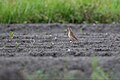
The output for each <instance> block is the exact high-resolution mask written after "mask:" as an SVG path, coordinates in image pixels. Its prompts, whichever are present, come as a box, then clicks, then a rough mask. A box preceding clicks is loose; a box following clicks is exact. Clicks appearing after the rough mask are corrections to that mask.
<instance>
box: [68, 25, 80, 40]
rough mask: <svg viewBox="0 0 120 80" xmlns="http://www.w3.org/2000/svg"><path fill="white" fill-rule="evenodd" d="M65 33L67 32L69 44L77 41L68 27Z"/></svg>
mask: <svg viewBox="0 0 120 80" xmlns="http://www.w3.org/2000/svg"><path fill="white" fill-rule="evenodd" d="M67 31H68V37H69V39H70V42H74V41H78V39H77V37H76V36H75V34H74V32H73V31H72V29H71V28H70V27H68V29H67Z"/></svg>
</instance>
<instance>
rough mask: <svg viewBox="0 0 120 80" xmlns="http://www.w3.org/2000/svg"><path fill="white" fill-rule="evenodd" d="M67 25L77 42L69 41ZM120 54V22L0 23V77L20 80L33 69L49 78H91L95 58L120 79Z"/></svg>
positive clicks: (7, 79) (3, 79)
mask: <svg viewBox="0 0 120 80" xmlns="http://www.w3.org/2000/svg"><path fill="white" fill-rule="evenodd" d="M69 26H70V27H71V28H72V29H73V31H74V32H75V34H76V36H77V38H78V40H79V42H77V43H70V42H69V38H68V36H67V27H69ZM12 32H14V35H13V36H12V37H13V38H12V37H10V36H11V33H12ZM119 55H120V24H10V25H9V24H3V25H2V24H1V25H0V80H1V79H2V80H21V79H22V80H23V78H25V77H26V76H25V75H28V74H29V75H31V74H33V73H35V72H36V71H42V74H44V75H45V76H47V77H48V79H50V80H54V79H59V80H64V79H66V78H65V77H66V76H71V75H72V76H75V79H76V80H85V79H88V80H90V79H91V74H92V65H91V62H92V60H93V58H94V57H96V58H97V61H98V66H100V67H101V68H102V69H103V70H104V71H105V72H108V73H109V74H110V77H111V78H112V79H113V80H117V79H118V80H119V79H120V57H119ZM23 74H25V75H23ZM7 75H10V76H8V77H9V78H6V76H7ZM15 76H16V77H15Z"/></svg>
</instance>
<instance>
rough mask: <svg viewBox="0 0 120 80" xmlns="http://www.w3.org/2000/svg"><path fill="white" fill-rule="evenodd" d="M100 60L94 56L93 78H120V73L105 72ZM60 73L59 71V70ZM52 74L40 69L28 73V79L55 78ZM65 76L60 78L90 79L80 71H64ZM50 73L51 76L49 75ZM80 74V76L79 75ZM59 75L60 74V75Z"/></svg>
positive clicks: (63, 79)
mask: <svg viewBox="0 0 120 80" xmlns="http://www.w3.org/2000/svg"><path fill="white" fill-rule="evenodd" d="M98 63H99V62H98V60H97V58H96V57H93V59H92V61H91V65H92V67H90V68H92V73H91V77H90V79H91V80H114V79H117V80H119V79H120V77H119V73H117V75H116V74H112V76H111V75H110V74H109V73H108V72H105V71H104V69H103V68H101V67H100V66H99V64H98ZM57 73H59V72H57ZM57 73H56V72H54V71H53V72H52V74H57ZM52 74H45V73H44V72H43V71H41V70H38V71H36V72H35V73H33V74H32V75H28V78H27V79H28V80H48V79H52V80H55V79H57V78H55V79H53V76H52ZM63 74H64V77H61V78H62V79H61V78H60V79H59V78H58V79H59V80H88V78H87V77H88V76H85V74H82V75H81V74H80V73H63ZM48 75H49V76H48ZM57 76H58V75H56V76H55V75H54V77H57ZM78 76H79V77H78ZM58 77H59V76H58Z"/></svg>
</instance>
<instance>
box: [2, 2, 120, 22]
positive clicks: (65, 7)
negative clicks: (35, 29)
mask: <svg viewBox="0 0 120 80" xmlns="http://www.w3.org/2000/svg"><path fill="white" fill-rule="evenodd" d="M119 18H120V0H0V23H83V22H87V23H114V22H116V23H119V22H120V19H119Z"/></svg>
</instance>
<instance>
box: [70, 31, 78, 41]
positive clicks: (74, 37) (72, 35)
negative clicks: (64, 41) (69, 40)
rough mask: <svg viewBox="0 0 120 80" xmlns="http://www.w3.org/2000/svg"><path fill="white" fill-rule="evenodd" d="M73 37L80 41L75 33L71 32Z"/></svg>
mask: <svg viewBox="0 0 120 80" xmlns="http://www.w3.org/2000/svg"><path fill="white" fill-rule="evenodd" d="M71 35H72V37H73V38H74V39H75V40H78V39H77V37H76V36H75V34H74V33H73V32H71Z"/></svg>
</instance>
